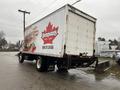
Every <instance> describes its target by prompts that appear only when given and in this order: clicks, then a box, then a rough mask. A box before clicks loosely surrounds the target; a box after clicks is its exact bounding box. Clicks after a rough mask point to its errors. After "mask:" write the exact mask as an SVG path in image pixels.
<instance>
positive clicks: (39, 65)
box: [37, 59, 41, 69]
mask: <svg viewBox="0 0 120 90" xmlns="http://www.w3.org/2000/svg"><path fill="white" fill-rule="evenodd" d="M37 68H38V69H40V68H41V60H40V59H38V60H37Z"/></svg>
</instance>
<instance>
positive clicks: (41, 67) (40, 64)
mask: <svg viewBox="0 0 120 90" xmlns="http://www.w3.org/2000/svg"><path fill="white" fill-rule="evenodd" d="M36 69H37V71H38V72H45V71H47V70H48V65H47V62H46V61H45V60H43V58H42V57H38V58H37V59H36Z"/></svg>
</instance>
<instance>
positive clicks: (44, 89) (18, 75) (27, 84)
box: [0, 52, 120, 90]
mask: <svg viewBox="0 0 120 90" xmlns="http://www.w3.org/2000/svg"><path fill="white" fill-rule="evenodd" d="M15 54H16V53H15V52H0V90H120V66H118V65H116V64H112V65H111V68H110V69H109V70H107V71H106V72H105V73H95V72H94V71H93V70H91V69H90V68H87V69H71V70H69V71H68V73H58V72H57V71H54V72H44V73H40V72H37V71H36V69H35V62H28V61H25V62H24V63H23V64H19V63H18V58H17V57H16V56H15Z"/></svg>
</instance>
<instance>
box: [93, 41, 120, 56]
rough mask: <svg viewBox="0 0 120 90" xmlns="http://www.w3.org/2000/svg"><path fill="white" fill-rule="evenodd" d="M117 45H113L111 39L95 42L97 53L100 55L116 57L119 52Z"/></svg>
mask: <svg viewBox="0 0 120 90" xmlns="http://www.w3.org/2000/svg"><path fill="white" fill-rule="evenodd" d="M116 48H117V45H111V44H110V42H109V41H97V42H96V44H95V51H96V52H95V55H96V56H100V57H111V58H112V57H114V56H115V54H116V53H117V52H120V50H116Z"/></svg>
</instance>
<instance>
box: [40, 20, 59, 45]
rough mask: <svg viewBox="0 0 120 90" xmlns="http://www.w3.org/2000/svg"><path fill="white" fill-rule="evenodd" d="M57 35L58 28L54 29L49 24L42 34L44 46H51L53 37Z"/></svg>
mask: <svg viewBox="0 0 120 90" xmlns="http://www.w3.org/2000/svg"><path fill="white" fill-rule="evenodd" d="M57 35H58V26H57V27H55V26H53V24H51V23H50V22H49V24H48V26H47V27H46V29H45V30H44V32H42V37H41V38H42V40H43V41H44V44H52V43H53V40H54V39H55V37H56V36H57Z"/></svg>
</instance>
